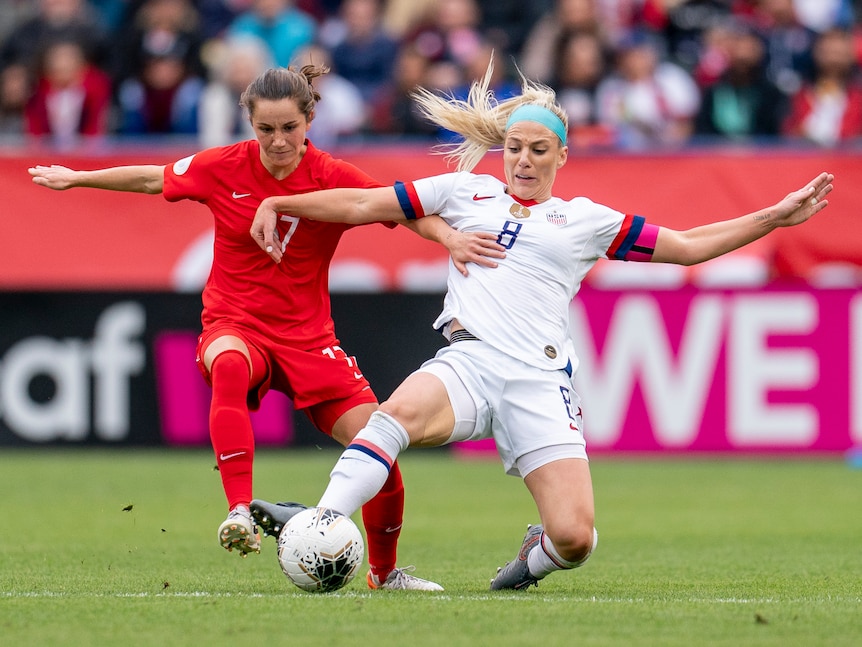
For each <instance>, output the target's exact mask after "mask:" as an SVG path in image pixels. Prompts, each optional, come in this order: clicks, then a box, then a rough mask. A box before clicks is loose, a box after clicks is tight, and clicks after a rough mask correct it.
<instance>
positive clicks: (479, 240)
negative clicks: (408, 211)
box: [401, 215, 506, 276]
mask: <svg viewBox="0 0 862 647" xmlns="http://www.w3.org/2000/svg"><path fill="white" fill-rule="evenodd" d="M401 224H402V225H404V226H405V227H407V228H408V229H410V230H412V231H414V232H415V233H417V234H419V235H420V236H422V238H425V239H427V240H432V241H434V242H435V243H440V244H441V245H443V246H444V247H445V248H446V249H447V250H449V254H450V255H451V256H452V262H453V263H454V264H455V268H456V269H457V270H458V271H459V272H461V274H463V275H464V276H467V263H476V264H477V265H484V266H485V267H497V263H496V262H495V261H494V260H493V259H495V258H505V257H506V253H505V251H504V250H505V248H504V247H503V246H502V245H500V244H499V243H497V235H496V234H489V233H485V232H476V233H465V232H461V231H458V230H457V229H453V228H452V227H450V226H449V223H447V222H446V221H445V220H443V218H441V217H440V216H437V215H434V216H425V217H424V218H420V219H419V220H405V221H404V222H402V223H401Z"/></svg>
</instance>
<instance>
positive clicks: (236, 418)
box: [210, 350, 254, 510]
mask: <svg viewBox="0 0 862 647" xmlns="http://www.w3.org/2000/svg"><path fill="white" fill-rule="evenodd" d="M210 374H211V376H212V385H213V394H212V403H211V404H210V439H211V441H212V446H213V450H214V451H215V456H216V464H217V465H218V468H219V475H220V476H221V482H222V486H223V487H224V493H225V496H226V497H227V503H228V509H229V510H233V509H234V508H235V507H236V506H238V505H248V504H249V503H250V502H251V498H252V496H251V493H252V464H253V462H254V432H253V431H252V428H251V419H250V418H249V415H248V404H247V402H246V395H247V394H248V387H249V376H248V360H246V358H245V355H243V354H242V353H241V352H240V351H237V350H228V351H224V352H222V353H220V354H219V355H218V357H216V358H215V360H213V363H212V367H211V369H210Z"/></svg>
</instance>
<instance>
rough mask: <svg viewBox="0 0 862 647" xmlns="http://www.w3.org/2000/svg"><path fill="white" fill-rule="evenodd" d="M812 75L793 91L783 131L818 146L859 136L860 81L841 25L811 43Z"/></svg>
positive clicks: (861, 131) (861, 119)
mask: <svg viewBox="0 0 862 647" xmlns="http://www.w3.org/2000/svg"><path fill="white" fill-rule="evenodd" d="M813 56H814V67H815V76H814V80H813V82H811V83H807V84H806V85H804V86H803V87H802V89H801V90H800V91H799V92H797V93H796V95H795V96H794V97H793V99H792V101H791V108H790V114H789V115H788V118H787V121H786V122H785V123H784V133H785V134H787V135H791V136H794V137H804V138H806V139H808V140H810V141H813V142H815V143H817V144H819V145H821V146H834V145H836V144H838V143H839V142H842V141H847V140H850V139H854V138H858V137H861V136H862V85H860V80H859V77H858V75H857V73H858V68H857V65H856V57H855V52H854V47H853V37H852V36H851V35H850V33H849V32H847V31H844V30H842V29H831V30H829V31H826V32H824V33H823V34H821V35H820V36H819V37H818V38H817V40H816V41H815V43H814V52H813Z"/></svg>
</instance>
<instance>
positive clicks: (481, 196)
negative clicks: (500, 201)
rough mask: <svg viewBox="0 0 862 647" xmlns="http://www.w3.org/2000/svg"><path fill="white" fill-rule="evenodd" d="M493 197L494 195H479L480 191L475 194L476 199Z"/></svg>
mask: <svg viewBox="0 0 862 647" xmlns="http://www.w3.org/2000/svg"><path fill="white" fill-rule="evenodd" d="M493 197H494V196H493V195H479V194H478V193H474V194H473V199H474V200H490V199H491V198H493Z"/></svg>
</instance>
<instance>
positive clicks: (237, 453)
mask: <svg viewBox="0 0 862 647" xmlns="http://www.w3.org/2000/svg"><path fill="white" fill-rule="evenodd" d="M243 454H245V452H234V453H233V454H219V459H220V460H223V461H227V460H230V459H231V458H236V457H237V456H242V455H243Z"/></svg>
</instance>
